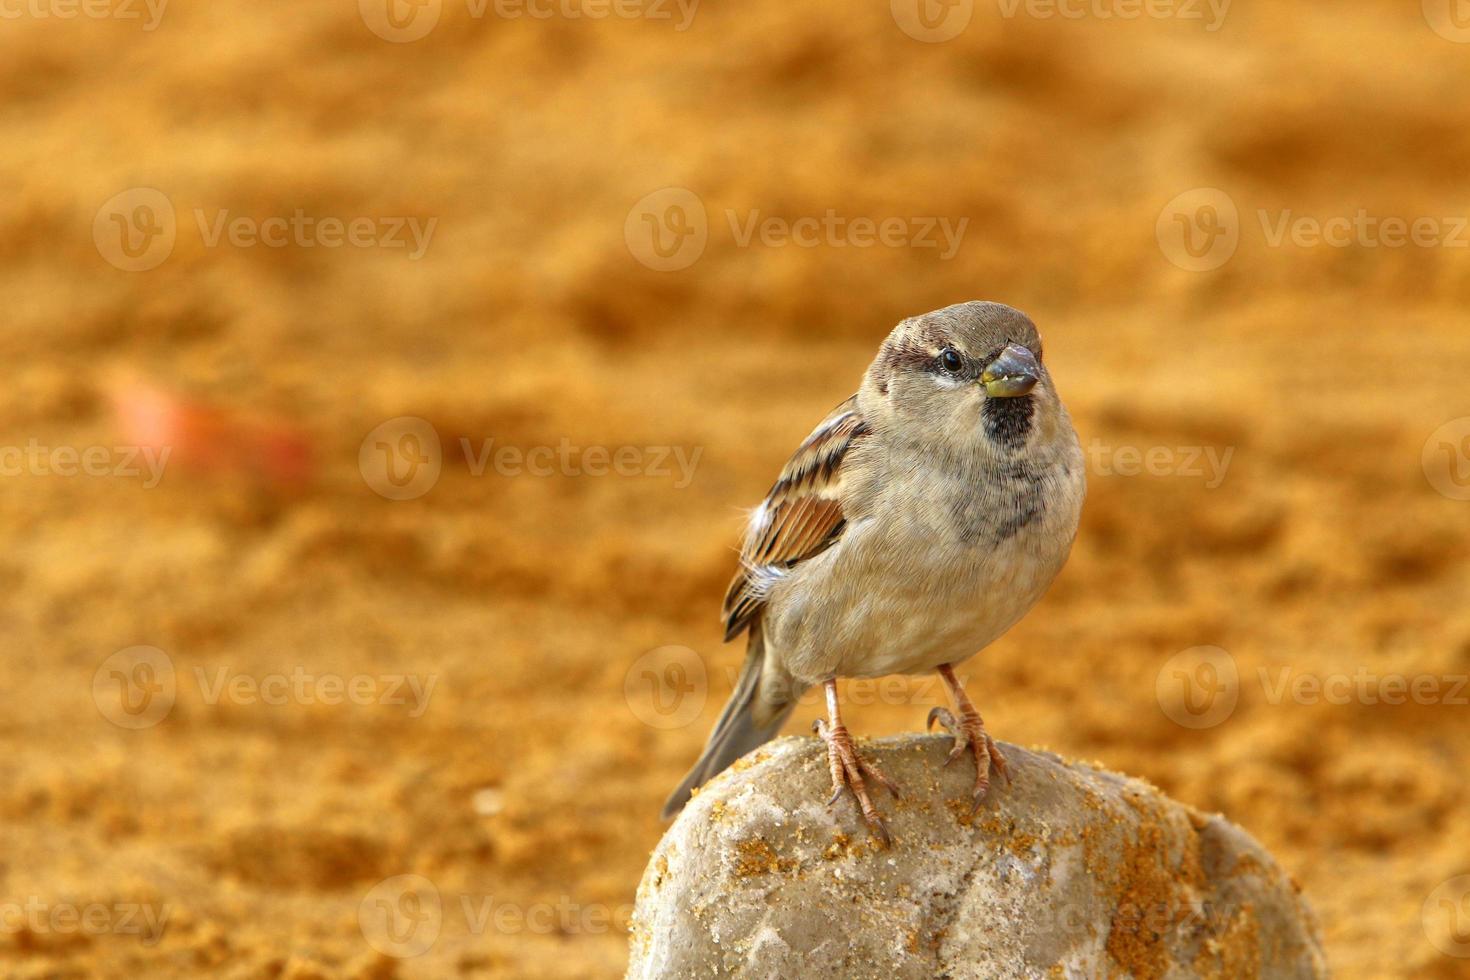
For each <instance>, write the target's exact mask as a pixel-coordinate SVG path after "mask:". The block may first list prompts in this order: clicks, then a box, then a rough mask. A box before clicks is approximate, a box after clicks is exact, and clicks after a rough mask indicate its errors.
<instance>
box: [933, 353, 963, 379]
mask: <svg viewBox="0 0 1470 980" xmlns="http://www.w3.org/2000/svg"><path fill="white" fill-rule="evenodd" d="M939 366H940V367H942V368H944V369H945V370H946V371H948V372H949V373H950V374H958V373H959V371H960V368H962V367H964V366H965V359H964V358H962V357H960V353H959V351H957V350H955V349H954V348H953V347H946V348H945V349H944V350H942V351H940V352H939Z"/></svg>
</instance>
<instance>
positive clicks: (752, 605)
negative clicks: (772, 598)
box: [723, 395, 869, 641]
mask: <svg viewBox="0 0 1470 980" xmlns="http://www.w3.org/2000/svg"><path fill="white" fill-rule="evenodd" d="M868 431H869V430H868V426H867V424H866V423H865V422H864V421H863V417H862V416H861V415H860V414H859V413H858V408H857V396H856V395H854V396H853V397H851V398H849V399H848V400H847V401H845V402H843V403H842V404H841V405H838V406H837V407H836V408H835V409H833V410H832V413H831V414H830V415H828V416H827V417H826V418H825V419H823V420H822V423H821V424H820V425H818V426H817V427H816V429H815V430H813V432H812V434H811V435H809V436H807V437H806V441H804V442H803V443H802V444H801V447H800V448H799V449H797V450H796V452H795V453H794V454H793V455H792V457H791V459H790V460H789V461H787V463H786V466H785V468H783V469H782V470H781V477H780V479H778V480H777V481H776V484H775V486H773V487H771V490H770V493H768V494H766V499H765V501H763V502H762V503H761V505H760V506H759V507H757V508H756V509H755V512H754V513H753V514H751V517H750V525H749V527H748V528H747V529H746V532H745V543H744V545H743V546H742V547H741V549H740V571H739V572H737V573H736V574H735V580H734V581H733V582H731V583H730V590H729V592H727V593H726V594H725V608H724V613H723V615H724V619H725V639H726V640H727V641H728V640H732V639H734V638H735V637H737V636H739V635H740V632H741V631H742V630H744V629H745V628H746V627H747V626H749V625H750V623H751V621H752V620H753V619H755V617H756V615H757V614H758V613H759V612H760V611H761V608H762V607H763V606H764V605H765V601H766V593H767V591H768V589H769V588H770V586H771V584H772V583H773V582H774V581H775V580H776V579H778V578H779V577H780V576H781V575H783V574H785V573H786V572H787V571H788V570H789V569H791V568H792V567H793V566H795V565H796V564H797V563H798V562H801V561H803V560H805V559H807V558H810V557H812V556H813V555H816V554H820V553H821V552H822V551H825V550H826V549H827V548H830V547H831V546H832V545H833V544H834V543H835V542H836V541H837V539H838V538H839V537H840V536H841V535H842V528H843V524H844V517H843V513H842V462H843V458H844V457H845V456H846V455H847V451H848V450H849V449H850V448H851V447H852V446H853V444H854V443H855V442H857V441H858V440H859V439H861V438H863V437H864V436H866V435H867V434H868Z"/></svg>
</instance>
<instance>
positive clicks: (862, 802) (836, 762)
mask: <svg viewBox="0 0 1470 980" xmlns="http://www.w3.org/2000/svg"><path fill="white" fill-rule="evenodd" d="M826 688H827V715H828V717H829V718H831V719H832V721H831V724H827V723H825V722H823V721H822V719H820V718H818V719H817V720H816V721H815V722H814V723H813V724H812V730H813V731H815V732H816V733H817V734H818V735H819V736H821V739H822V741H824V742H826V743H827V766H828V768H830V769H831V770H832V798H831V799H830V800H828V801H827V805H828V806H831V805H832V804H833V803H836V802H837V798H838V797H839V796H841V795H842V791H843V790H844V789H846V790H850V791H851V792H852V795H853V796H854V797H855V798H856V799H857V802H858V806H859V807H860V808H861V809H862V811H863V819H864V820H866V821H867V823H868V828H869V829H870V830H872V831H873V833H875V834H877V835H878V836H879V837H880V838H882V840H883V846H885V847H887V846H888V845H889V844H891V843H892V841H891V840H890V839H889V837H888V828H887V827H885V826H884V825H883V819H882V818H881V817H879V816H878V808H877V807H875V806H873V801H872V800H871V799H870V798H869V797H868V788H867V785H866V784H865V783H864V782H863V777H864V776H869V777H871V778H873V779H875V780H877V781H878V782H879V783H881V784H882V785H883V788H884V789H886V790H888V792H889V793H891V794H893V796H894V798H895V799H897V797H898V787H897V786H895V785H893V783H892V782H890V781H889V779H888V777H887V776H885V775H883V773H882V771H881V770H880V769H879V768H878V767H877V766H875V765H873V764H872V763H871V762H868V761H867V760H865V759H864V758H863V757H862V756H860V755H858V753H857V748H856V746H854V745H853V742H852V736H851V735H849V734H848V733H847V726H845V725H843V724H842V713H841V711H839V710H838V705H837V680H836V679H835V678H833V679H832V680H829V681H827V683H826Z"/></svg>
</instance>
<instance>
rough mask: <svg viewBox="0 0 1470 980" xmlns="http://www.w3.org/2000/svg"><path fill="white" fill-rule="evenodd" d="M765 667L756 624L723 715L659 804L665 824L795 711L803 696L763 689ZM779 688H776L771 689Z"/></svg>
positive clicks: (785, 687)
mask: <svg viewBox="0 0 1470 980" xmlns="http://www.w3.org/2000/svg"><path fill="white" fill-rule="evenodd" d="M765 665H766V643H765V637H764V636H763V634H762V632H761V628H760V623H756V624H754V625H753V626H752V627H751V631H750V646H749V648H748V649H747V650H746V654H745V666H744V667H742V668H741V669H740V681H739V682H738V683H737V684H736V685H735V691H734V693H732V694H731V695H730V700H729V701H728V702H727V703H726V704H725V710H724V711H722V712H720V720H719V721H717V722H715V728H714V731H713V732H711V733H710V736H709V741H708V742H706V743H705V745H704V752H702V753H701V754H700V756H699V761H698V762H696V763H695V764H694V768H693V769H690V770H689V775H687V776H685V777H684V781H683V782H682V783H680V784H679V788H678V789H676V790H674V792H673V793H672V794H670V795H669V798H668V800H667V802H665V803H664V812H663V816H664V819H665V820H667V819H668V818H669V817H672V816H673V815H674V814H676V813H678V812H679V811H680V810H682V809H684V804H685V803H688V802H689V797H690V796H691V795H693V793H694V790H695V788H696V787H699V786H703V785H704V784H705V783H707V782H709V781H710V780H711V779H713V778H715V777H716V776H718V775H719V774H720V773H722V772H724V771H725V769H726V768H727V767H728V766H729V765H730V763H732V762H734V761H735V760H736V759H738V758H740V757H741V756H742V755H744V754H745V753H747V752H749V751H751V750H752V749H754V748H756V747H757V746H760V745H763V744H765V743H766V742H769V741H770V740H771V739H772V738H774V737H775V735H776V733H777V732H778V731H780V730H781V725H782V724H783V723H784V722H785V721H786V718H787V716H789V715H790V714H791V709H793V708H795V707H796V699H797V698H798V697H800V696H801V693H802V692H801V691H800V690H797V689H796V687H794V686H793V685H792V684H791V683H786V684H773V683H770V682H767V683H766V684H762V675H763V674H764V673H765ZM778 687H779V688H781V689H780V690H776V689H775V688H778Z"/></svg>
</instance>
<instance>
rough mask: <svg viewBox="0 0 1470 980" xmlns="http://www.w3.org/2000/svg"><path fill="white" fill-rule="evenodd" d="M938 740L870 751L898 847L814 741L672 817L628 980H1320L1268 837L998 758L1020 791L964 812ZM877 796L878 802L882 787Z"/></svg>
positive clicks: (1307, 921) (749, 763) (789, 749)
mask: <svg viewBox="0 0 1470 980" xmlns="http://www.w3.org/2000/svg"><path fill="white" fill-rule="evenodd" d="M948 746H949V741H948V739H947V738H945V737H938V736H906V737H902V738H893V739H883V740H877V741H874V742H871V743H864V748H865V749H866V751H867V752H869V753H871V758H872V759H873V760H874V761H876V762H877V763H878V764H879V766H880V767H881V768H883V769H884V771H885V772H886V773H887V774H888V775H889V776H890V777H891V778H892V779H894V780H895V781H896V782H898V783H899V785H900V787H901V788H902V790H903V794H904V795H903V798H902V799H901V800H899V801H897V802H895V801H893V800H891V799H890V798H889V797H888V796H887V795H886V794H883V795H882V796H880V797H875V799H876V800H877V802H878V808H879V810H880V811H881V812H882V813H883V814H884V815H885V817H887V819H888V827H889V830H890V832H891V833H892V835H893V847H892V848H891V849H889V850H883V849H881V847H880V846H879V845H878V843H877V842H876V841H874V840H872V839H870V838H869V836H868V834H867V832H866V830H865V829H864V826H863V824H862V821H861V819H860V818H859V816H858V813H857V808H856V806H855V805H854V804H853V803H852V802H851V800H850V799H848V798H846V797H844V799H842V800H840V801H839V802H838V803H836V804H835V805H834V806H833V807H832V809H831V810H830V811H829V810H828V809H827V808H826V807H825V805H824V803H825V801H826V799H827V797H828V796H829V782H828V775H827V764H826V755H825V751H824V749H823V748H822V745H821V743H820V742H818V741H817V740H816V739H813V738H786V739H781V740H779V741H776V742H773V743H771V744H770V745H768V746H766V747H765V748H763V749H762V750H760V751H759V752H757V753H754V754H753V755H752V756H750V757H747V758H746V759H743V760H741V761H740V762H739V763H737V764H736V765H735V767H733V768H732V769H731V770H730V771H728V772H727V773H725V774H724V775H722V776H721V777H720V778H718V779H716V780H715V781H714V782H713V783H711V784H710V785H709V786H707V787H706V788H705V789H704V791H703V792H701V793H699V794H698V795H697V796H696V797H695V799H694V800H693V801H692V802H691V803H690V804H689V806H688V807H686V808H685V810H684V812H683V813H682V814H681V815H680V816H679V818H678V819H677V820H676V821H675V822H674V825H673V826H672V827H671V828H670V829H669V831H668V833H666V834H665V835H664V838H663V840H662V841H661V842H660V843H659V845H658V848H657V849H656V850H655V851H654V854H653V857H652V859H651V860H650V862H649V865H648V868H647V870H646V871H645V872H644V875H643V882H642V884H641V885H640V886H639V889H638V906H637V911H636V913H635V916H634V922H633V935H632V952H631V961H630V966H629V970H628V976H629V977H634V978H653V977H678V978H692V977H718V976H741V977H761V978H767V977H769V978H791V977H802V978H821V977H833V978H849V980H850V978H862V977H881V978H885V980H887V978H899V977H926V978H927V977H935V976H944V977H952V978H956V980H959V978H971V977H975V978H979V977H984V978H997V977H1039V978H1083V977H1134V978H1137V980H1152V978H1159V977H1168V978H1174V977H1179V978H1183V977H1206V978H1214V977H1220V978H1235V977H1252V976H1265V977H1319V976H1325V975H1326V972H1327V971H1326V966H1325V960H1324V957H1323V954H1322V950H1321V945H1320V940H1319V939H1318V937H1317V932H1316V928H1315V926H1314V924H1313V919H1312V916H1311V913H1310V911H1309V910H1308V908H1307V906H1306V903H1305V902H1304V901H1303V899H1302V897H1301V896H1300V895H1299V894H1298V890H1297V887H1296V885H1295V883H1294V882H1293V881H1292V880H1291V879H1290V878H1288V877H1287V876H1286V875H1285V874H1284V873H1283V872H1282V871H1281V869H1280V868H1278V867H1277V866H1276V863H1275V862H1274V861H1273V860H1272V859H1271V857H1270V855H1268V854H1267V853H1266V852H1265V851H1264V850H1262V848H1261V846H1260V845H1259V844H1257V843H1256V842H1255V841H1254V840H1252V839H1251V837H1250V836H1249V835H1247V834H1246V833H1245V832H1244V831H1242V830H1241V829H1240V828H1238V827H1236V826H1234V825H1233V824H1231V823H1229V822H1227V821H1226V820H1224V819H1223V818H1222V817H1219V816H1209V815H1206V814H1202V813H1199V812H1198V811H1195V810H1193V809H1191V808H1189V807H1186V806H1184V805H1182V804H1179V803H1176V802H1174V801H1172V800H1169V799H1167V798H1166V797H1164V796H1163V795H1162V794H1161V793H1160V792H1159V791H1158V790H1157V789H1155V788H1153V787H1152V786H1149V785H1148V784H1146V783H1143V782H1140V781H1139V780H1136V779H1129V778H1126V777H1123V776H1119V775H1116V774H1114V773H1110V772H1105V771H1102V770H1098V769H1093V768H1090V767H1088V766H1084V765H1079V764H1075V763H1067V762H1064V761H1063V760H1061V759H1060V758H1058V757H1057V756H1054V755H1051V754H1048V753H1039V752H1028V751H1026V750H1024V749H1020V748H1017V747H1014V746H1010V745H1005V746H1003V749H1004V751H1005V753H1006V756H1007V758H1008V759H1009V760H1010V762H1011V768H1012V772H1013V774H1014V777H1015V778H1014V782H1013V783H1012V784H1011V785H1010V786H1009V787H1007V786H1005V785H1004V784H1003V783H1002V784H998V785H997V786H996V787H994V788H993V789H992V790H991V793H990V796H989V798H988V799H987V800H986V802H985V803H984V805H983V806H982V807H981V809H980V812H979V813H978V814H976V815H975V816H974V817H973V819H972V818H971V816H970V814H969V812H968V807H967V800H968V789H969V786H970V783H971V781H972V780H973V778H974V777H973V773H974V769H973V763H972V762H970V761H969V757H966V758H964V759H962V760H960V761H959V762H956V763H955V765H954V766H952V767H950V768H948V769H945V768H943V764H944V760H945V756H946V754H947V750H948ZM880 792H881V791H880Z"/></svg>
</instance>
